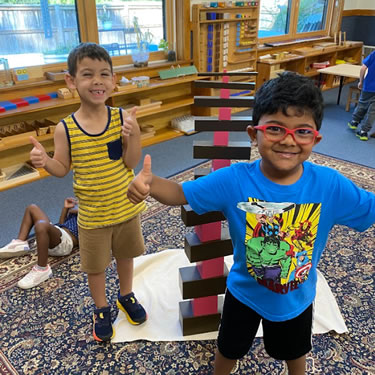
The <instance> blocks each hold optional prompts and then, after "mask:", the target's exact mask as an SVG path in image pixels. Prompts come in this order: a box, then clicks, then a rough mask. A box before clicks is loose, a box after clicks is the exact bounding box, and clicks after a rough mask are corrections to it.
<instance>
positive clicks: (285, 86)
mask: <svg viewBox="0 0 375 375" xmlns="http://www.w3.org/2000/svg"><path fill="white" fill-rule="evenodd" d="M289 107H294V108H296V109H297V110H298V112H297V113H298V114H299V113H301V115H303V113H304V112H305V111H307V112H309V113H310V114H311V116H312V117H313V119H314V121H315V124H316V127H317V129H318V130H319V129H320V127H321V125H322V120H323V96H322V93H321V91H320V89H319V88H318V87H316V86H315V84H314V82H313V80H312V79H311V78H307V77H305V76H303V75H301V74H298V73H294V72H283V73H281V74H279V76H278V77H276V78H273V79H270V80H269V81H267V82H265V83H264V84H263V85H262V86H261V87H260V89H259V90H258V91H257V92H256V94H255V103H254V109H253V125H254V126H256V125H258V124H259V119H260V118H261V117H262V116H263V115H265V114H274V113H276V112H278V111H279V110H281V111H282V113H283V114H284V115H286V116H287V115H288V114H287V109H288V108H289Z"/></svg>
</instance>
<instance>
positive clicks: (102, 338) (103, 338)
mask: <svg viewBox="0 0 375 375" xmlns="http://www.w3.org/2000/svg"><path fill="white" fill-rule="evenodd" d="M92 321H93V327H92V336H93V337H94V340H95V341H97V342H107V341H111V340H112V339H113V338H114V337H115V329H114V328H113V326H112V336H111V337H99V336H97V335H96V333H95V319H94V318H93V319H92Z"/></svg>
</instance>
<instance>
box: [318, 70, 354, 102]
mask: <svg viewBox="0 0 375 375" xmlns="http://www.w3.org/2000/svg"><path fill="white" fill-rule="evenodd" d="M360 70H361V65H353V64H338V65H333V66H329V67H328V68H323V69H318V72H319V73H320V78H319V84H320V82H321V81H322V79H321V78H322V74H331V75H334V76H340V86H339V93H338V95H337V105H339V104H340V97H341V90H342V86H343V83H344V78H345V77H349V78H356V79H359V72H360Z"/></svg>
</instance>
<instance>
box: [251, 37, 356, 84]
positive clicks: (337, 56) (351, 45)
mask: <svg viewBox="0 0 375 375" xmlns="http://www.w3.org/2000/svg"><path fill="white" fill-rule="evenodd" d="M362 45H363V43H362V42H350V41H347V42H345V44H343V45H335V44H334V43H332V42H324V43H318V42H316V41H315V42H311V43H309V44H305V45H303V46H298V45H293V46H288V47H285V48H284V50H282V49H281V48H282V47H279V48H278V49H264V50H263V52H262V53H261V54H259V57H258V63H257V70H258V77H257V87H260V86H261V85H262V84H263V83H264V82H265V81H268V80H269V79H271V78H273V77H275V76H276V75H277V73H278V72H281V71H284V70H289V71H293V72H297V73H300V74H303V75H305V76H307V77H311V78H312V79H315V80H318V79H319V72H318V69H319V68H321V67H322V66H321V65H320V64H323V65H324V64H325V63H326V64H327V66H332V65H336V64H337V63H340V62H347V63H351V64H356V65H358V64H361V62H362ZM275 52H277V53H275ZM272 55H274V56H275V55H276V58H272V57H274V56H272ZM280 55H281V57H279V56H280ZM352 80H353V79H348V80H347V82H350V81H352ZM337 85H338V83H337V78H336V77H335V76H327V77H324V82H323V85H322V89H323V90H328V89H332V88H334V87H337Z"/></svg>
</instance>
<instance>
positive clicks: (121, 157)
mask: <svg viewBox="0 0 375 375" xmlns="http://www.w3.org/2000/svg"><path fill="white" fill-rule="evenodd" d="M65 81H66V83H67V85H68V87H69V88H70V89H76V90H77V91H78V94H79V96H80V99H81V105H80V107H79V109H78V110H77V111H76V112H74V113H73V114H71V115H69V116H68V117H66V118H65V119H64V120H62V121H61V122H60V123H59V124H58V125H57V126H56V129H55V135H54V144H55V152H54V156H53V157H52V158H51V157H49V156H48V155H47V153H46V151H45V149H44V148H43V146H42V145H41V144H40V143H39V142H38V141H37V140H36V139H34V138H33V137H31V142H32V144H33V145H34V148H33V149H32V151H31V152H30V159H31V161H32V163H33V164H34V166H35V167H37V168H44V169H45V170H46V171H47V172H48V173H50V174H51V175H53V176H57V177H63V176H65V175H66V174H67V173H68V172H69V171H70V168H71V167H72V169H73V188H74V193H75V195H76V197H77V198H78V201H79V212H78V233H79V243H80V257H81V270H82V271H83V272H86V273H87V277H88V285H89V289H90V292H91V296H92V298H93V300H94V303H95V310H94V314H93V336H94V339H95V340H97V341H109V340H110V339H111V338H112V337H113V336H114V329H113V327H112V322H111V307H110V306H109V304H108V301H107V298H106V286H105V271H106V268H107V267H108V265H109V264H110V263H111V259H112V255H113V256H114V257H115V259H116V264H117V273H118V277H119V282H120V291H119V294H118V299H117V306H118V308H119V309H121V310H122V311H123V312H124V313H125V315H126V317H127V319H128V320H129V322H130V323H132V324H141V323H143V322H144V321H145V320H146V319H147V314H146V311H145V310H144V308H143V307H142V306H141V304H139V303H138V301H137V299H136V298H135V296H134V293H133V291H132V281H133V259H134V258H135V257H137V256H139V255H141V254H142V253H143V252H144V243H143V236H142V231H141V225H140V213H141V212H142V211H144V210H145V204H144V203H141V204H133V203H131V202H130V201H129V200H128V198H127V191H128V185H129V183H130V182H131V181H132V179H133V178H134V171H133V169H134V168H135V166H136V165H137V164H138V162H139V160H140V158H141V154H142V150H141V138H140V128H139V125H138V122H137V120H136V111H135V109H134V110H132V111H131V112H130V113H127V112H126V111H124V110H122V109H121V108H111V107H108V106H106V104H105V102H106V100H107V99H108V98H109V96H110V95H111V93H112V91H113V89H114V86H115V75H114V73H113V67H112V61H111V58H110V56H109V54H108V52H107V51H106V50H105V49H104V48H102V47H100V46H99V45H97V44H95V43H81V44H80V45H78V46H77V47H76V48H74V49H73V50H72V51H71V52H70V54H69V57H68V73H67V74H66V77H65Z"/></svg>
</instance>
